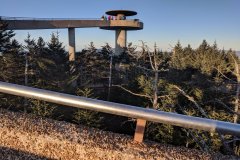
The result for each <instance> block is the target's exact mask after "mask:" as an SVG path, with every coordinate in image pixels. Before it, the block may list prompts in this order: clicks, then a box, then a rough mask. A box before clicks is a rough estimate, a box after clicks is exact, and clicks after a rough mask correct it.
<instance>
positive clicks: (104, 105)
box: [0, 82, 240, 136]
mask: <svg viewBox="0 0 240 160" xmlns="http://www.w3.org/2000/svg"><path fill="white" fill-rule="evenodd" d="M0 92H2V93H6V94H12V95H16V96H21V97H27V98H33V99H38V100H43V101H47V102H52V103H56V104H61V105H65V106H71V107H76V108H83V109H89V110H94V111H98V112H104V113H110V114H115V115H120V116H126V117H132V118H140V119H145V120H148V121H153V122H157V123H164V124H170V125H175V126H180V127H184V128H192V129H198V130H205V131H209V132H217V133H221V134H229V135H234V136H240V124H235V123H230V122H224V121H218V120H212V119H207V118H200V117H193V116H186V115H182V114H177V113H172V112H163V111H159V110H154V109H148V108H142V107H137V106H131V105H125V104H119V103H113V102H107V101H102V100H96V99H90V98H85V97H79V96H74V95H69V94H64V93H59V92H53V91H48V90H43V89H37V88H33V87H27V86H22V85H17V84H11V83H6V82H0Z"/></svg>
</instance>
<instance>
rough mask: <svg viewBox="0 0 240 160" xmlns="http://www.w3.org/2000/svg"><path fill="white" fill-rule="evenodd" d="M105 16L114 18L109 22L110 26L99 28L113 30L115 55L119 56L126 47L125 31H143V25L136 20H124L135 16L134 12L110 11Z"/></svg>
mask: <svg viewBox="0 0 240 160" xmlns="http://www.w3.org/2000/svg"><path fill="white" fill-rule="evenodd" d="M106 14H107V15H109V16H114V19H113V20H110V25H109V26H108V27H100V28H101V29H107V30H115V32H116V33H115V36H116V37H115V55H120V54H121V53H122V52H123V51H124V49H125V48H126V46H127V30H140V29H143V23H142V22H140V21H139V20H138V19H132V20H131V19H129V20H128V19H126V17H127V16H134V15H137V12H135V11H128V10H112V11H107V12H106ZM133 23H134V25H133Z"/></svg>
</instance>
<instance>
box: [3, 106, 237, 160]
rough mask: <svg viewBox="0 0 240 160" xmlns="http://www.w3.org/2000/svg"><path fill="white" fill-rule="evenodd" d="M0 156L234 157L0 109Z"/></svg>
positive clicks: (75, 159) (94, 159)
mask: <svg viewBox="0 0 240 160" xmlns="http://www.w3.org/2000/svg"><path fill="white" fill-rule="evenodd" d="M0 159H3V160H7V159H12V160H16V159H19V160H20V159H21V160H22V159H28V160H30V159H62V160H70V159H71V160H81V159H87V160H105V159H109V160H112V159H116V160H135V159H137V160H146V159H147V160H148V159H149V160H162V159H163V160H164V159H166V160H172V159H174V160H175V159H203V160H206V159H226V160H229V159H237V158H236V157H233V156H224V155H222V154H220V153H205V152H201V151H199V150H195V149H188V148H185V147H174V146H171V145H163V144H159V143H155V142H151V141H146V142H144V143H136V142H133V140H132V137H131V136H127V135H122V134H117V133H112V132H106V131H101V130H98V129H93V128H88V127H85V126H81V125H74V124H71V123H67V122H63V121H56V120H52V119H42V118H39V117H35V116H33V115H29V114H23V113H17V112H10V111H7V110H3V109H0Z"/></svg>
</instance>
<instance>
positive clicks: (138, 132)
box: [134, 119, 147, 142]
mask: <svg viewBox="0 0 240 160" xmlns="http://www.w3.org/2000/svg"><path fill="white" fill-rule="evenodd" d="M146 122H147V121H146V120H144V119H137V125H136V129H135V134H134V141H136V142H142V141H143V137H144V131H145V126H146Z"/></svg>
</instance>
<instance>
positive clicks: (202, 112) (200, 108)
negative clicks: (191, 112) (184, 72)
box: [173, 85, 208, 118]
mask: <svg viewBox="0 0 240 160" xmlns="http://www.w3.org/2000/svg"><path fill="white" fill-rule="evenodd" d="M173 87H174V88H175V89H177V90H178V91H179V92H180V93H181V94H182V95H183V96H185V97H186V98H187V99H188V100H189V101H191V102H192V103H193V104H194V105H195V106H196V107H197V109H198V110H199V111H200V112H201V114H202V115H203V116H205V117H206V118H208V116H207V114H206V113H205V111H204V110H203V109H202V107H200V106H199V105H198V103H197V102H196V101H195V100H194V98H193V97H191V96H189V95H188V94H187V93H186V92H185V91H184V90H182V89H181V88H179V87H178V86H176V85H173Z"/></svg>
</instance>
